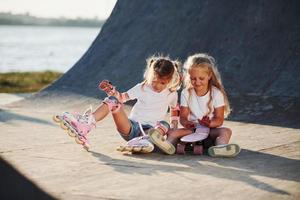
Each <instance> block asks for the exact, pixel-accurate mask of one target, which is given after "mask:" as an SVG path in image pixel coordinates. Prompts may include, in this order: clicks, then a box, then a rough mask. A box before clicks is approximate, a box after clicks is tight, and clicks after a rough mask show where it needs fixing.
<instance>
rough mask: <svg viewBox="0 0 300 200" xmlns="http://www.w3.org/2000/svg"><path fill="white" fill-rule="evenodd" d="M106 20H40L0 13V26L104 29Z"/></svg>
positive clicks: (62, 18)
mask: <svg viewBox="0 0 300 200" xmlns="http://www.w3.org/2000/svg"><path fill="white" fill-rule="evenodd" d="M104 22H105V20H101V19H98V18H93V19H86V18H76V19H68V18H64V17H60V18H40V17H35V16H32V15H30V14H29V13H25V14H12V13H9V12H8V13H0V25H23V26H26V25H27V26H64V27H65V26H67V27H68V26H69V27H102V25H103V24H104Z"/></svg>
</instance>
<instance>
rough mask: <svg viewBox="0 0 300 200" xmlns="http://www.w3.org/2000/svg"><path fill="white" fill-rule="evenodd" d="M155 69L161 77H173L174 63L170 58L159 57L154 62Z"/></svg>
mask: <svg viewBox="0 0 300 200" xmlns="http://www.w3.org/2000/svg"><path fill="white" fill-rule="evenodd" d="M153 70H154V72H155V73H156V74H157V75H158V76H159V77H160V78H169V79H170V78H172V76H173V73H174V70H175V69H174V63H172V62H171V61H170V60H166V59H163V58H161V59H158V60H156V62H155V63H154V64H153Z"/></svg>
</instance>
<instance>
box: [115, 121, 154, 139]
mask: <svg viewBox="0 0 300 200" xmlns="http://www.w3.org/2000/svg"><path fill="white" fill-rule="evenodd" d="M129 121H130V124H131V128H130V133H129V134H128V135H127V134H126V135H125V134H123V133H120V135H121V136H122V138H123V139H124V140H126V141H129V140H131V139H133V138H135V137H139V136H142V135H143V133H142V131H141V129H140V126H139V123H138V122H136V121H134V120H131V119H130V120H129ZM142 128H143V130H144V131H147V130H148V129H150V128H153V126H151V125H149V124H142Z"/></svg>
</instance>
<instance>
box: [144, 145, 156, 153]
mask: <svg viewBox="0 0 300 200" xmlns="http://www.w3.org/2000/svg"><path fill="white" fill-rule="evenodd" d="M153 150H154V146H148V147H142V149H141V152H142V153H151V152H152V151H153Z"/></svg>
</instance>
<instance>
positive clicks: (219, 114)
mask: <svg viewBox="0 0 300 200" xmlns="http://www.w3.org/2000/svg"><path fill="white" fill-rule="evenodd" d="M224 109H225V107H224V106H221V107H218V108H215V110H214V116H213V118H212V119H211V121H210V123H209V127H210V128H216V127H219V126H222V124H223V122H224Z"/></svg>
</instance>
